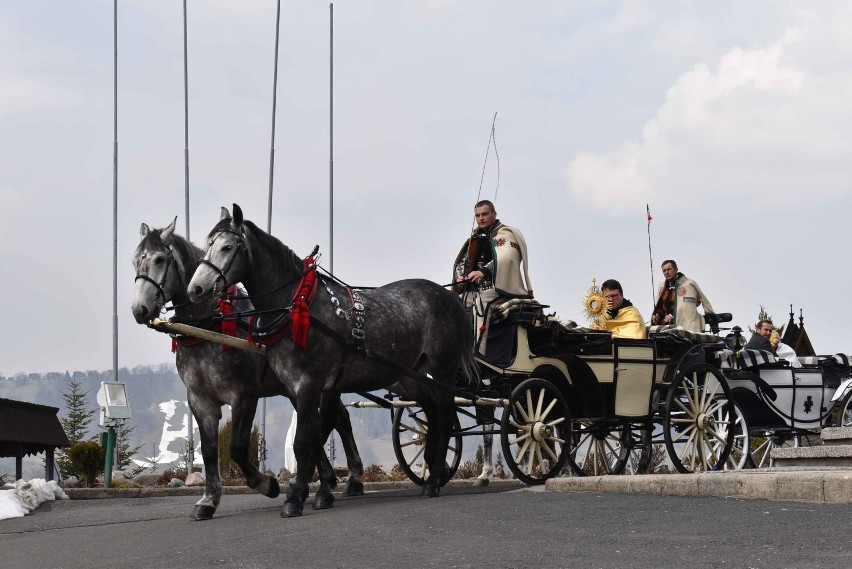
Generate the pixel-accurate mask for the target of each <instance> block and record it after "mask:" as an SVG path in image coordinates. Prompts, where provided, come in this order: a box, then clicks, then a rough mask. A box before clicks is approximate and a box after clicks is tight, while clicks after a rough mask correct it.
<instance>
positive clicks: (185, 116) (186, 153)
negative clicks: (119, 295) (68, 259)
mask: <svg viewBox="0 0 852 569" xmlns="http://www.w3.org/2000/svg"><path fill="white" fill-rule="evenodd" d="M188 60H189V58H188V49H187V28H186V0H183V186H184V215H183V216H184V218H186V240H187V241H189V240H190V235H189V61H188ZM186 415H187V421H186V422H187V425H188V427H189V437H188V441H189V444H188V446H189V449H188V450H187V457H186V458H187V462H188V463H189V464H187V471H188V472H192V465H193V464H195V433H194V431H195V427H194V426H193V424H192V409H190V410H189V411H187V413H186Z"/></svg>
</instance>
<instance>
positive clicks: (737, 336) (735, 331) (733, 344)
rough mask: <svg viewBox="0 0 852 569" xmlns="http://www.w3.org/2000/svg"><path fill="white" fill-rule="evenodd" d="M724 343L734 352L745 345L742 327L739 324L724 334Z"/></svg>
mask: <svg viewBox="0 0 852 569" xmlns="http://www.w3.org/2000/svg"><path fill="white" fill-rule="evenodd" d="M725 344H726V345H727V346H728V349H730V350H733V351H735V352H739V351H740V350H742V349H743V347H744V346H745V345H746V341H745V338H743V329H742V328H740V327H739V326H734V327H733V328H731V333H730V334H728V335H727V336H725Z"/></svg>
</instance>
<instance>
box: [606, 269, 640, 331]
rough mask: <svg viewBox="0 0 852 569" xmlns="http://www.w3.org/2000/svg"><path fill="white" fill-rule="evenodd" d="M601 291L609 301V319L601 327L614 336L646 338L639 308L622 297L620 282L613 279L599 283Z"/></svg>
mask: <svg viewBox="0 0 852 569" xmlns="http://www.w3.org/2000/svg"><path fill="white" fill-rule="evenodd" d="M601 292H602V293H603V295H604V297H606V299H607V300H608V301H609V308H608V309H607V311H608V313H609V319H607V320H605V321H604V322H603V328H604V329H606V330H607V331H609V332H611V333H612V336H613V337H614V338H638V339H640V340H641V339H644V338H646V337H647V334H646V332H645V320H644V319H643V318H642V314H640V313H639V309H638V308H636V307H635V306H633V303H632V302H630V301H629V300H627V299H626V298H624V291H623V290H622V288H621V283H619V282H618V281H617V280H615V279H609V280H606V281H604V282H603V284H601Z"/></svg>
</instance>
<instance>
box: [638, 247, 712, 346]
mask: <svg viewBox="0 0 852 569" xmlns="http://www.w3.org/2000/svg"><path fill="white" fill-rule="evenodd" d="M662 269H663V276H664V277H665V278H666V280H665V281H663V282H662V283H660V289H659V290H658V291H657V304H656V306H654V313H653V315H652V316H651V324H654V325H656V324H674V325H676V326H681V327H682V328H684V329H686V330H689V331H691V332H703V331H704V316H702V315H701V314H700V313H699V312H698V307H699V306H703V307H704V313H705V314H713V313H714V312H715V311H714V310H713V307H712V306H710V301H709V300H708V299H707V297H706V296H705V295H704V292H703V291H702V290H701V287H700V286H698V283H697V282H695V281H694V280H692V279H690V278H688V277H687V276H686V275H684V274H683V273H681V272H679V271H678V268H677V263H676V262H674V261H673V260H671V259H666V260H665V261H663V264H662Z"/></svg>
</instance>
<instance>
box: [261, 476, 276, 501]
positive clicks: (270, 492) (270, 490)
mask: <svg viewBox="0 0 852 569" xmlns="http://www.w3.org/2000/svg"><path fill="white" fill-rule="evenodd" d="M257 491H258V492H259V493H260V494H263V495H264V496H266V497H267V498H277V497H278V495H279V494H281V486H280V485H279V484H278V480H276V479H275V478H273V477H271V476H269V477H268V478H265V479H264V480H263V482H261V483H260V486H258V487H257Z"/></svg>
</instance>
